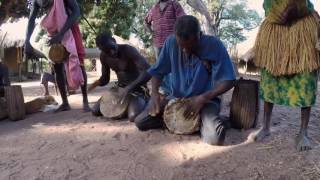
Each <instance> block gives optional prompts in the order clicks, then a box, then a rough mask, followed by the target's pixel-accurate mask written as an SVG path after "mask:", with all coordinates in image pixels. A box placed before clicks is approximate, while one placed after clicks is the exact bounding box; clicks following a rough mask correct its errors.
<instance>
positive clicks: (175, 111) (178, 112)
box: [163, 99, 200, 134]
mask: <svg viewBox="0 0 320 180" xmlns="http://www.w3.org/2000/svg"><path fill="white" fill-rule="evenodd" d="M185 103H186V100H182V99H173V100H170V101H169V103H168V105H167V106H166V107H165V110H164V114H163V120H164V123H165V125H166V126H167V128H168V129H169V131H170V132H172V133H174V134H193V133H195V132H197V131H199V129H200V115H198V116H197V117H195V118H194V119H186V118H185V117H184V115H183V113H184V112H185V111H186V110H187V109H186V107H185V105H184V104H185Z"/></svg>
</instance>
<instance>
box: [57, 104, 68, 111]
mask: <svg viewBox="0 0 320 180" xmlns="http://www.w3.org/2000/svg"><path fill="white" fill-rule="evenodd" d="M70 109H71V107H70V105H69V104H61V105H60V106H59V108H58V109H56V110H55V111H54V113H58V112H62V111H69V110H70Z"/></svg>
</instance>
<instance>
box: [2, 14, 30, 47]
mask: <svg viewBox="0 0 320 180" xmlns="http://www.w3.org/2000/svg"><path fill="white" fill-rule="evenodd" d="M27 23H28V20H27V19H26V18H22V19H19V20H18V21H15V22H12V23H11V22H10V21H8V22H6V23H4V24H2V25H1V26H0V42H2V45H1V46H2V47H3V48H9V47H22V46H23V45H24V41H25V34H26V28H27Z"/></svg>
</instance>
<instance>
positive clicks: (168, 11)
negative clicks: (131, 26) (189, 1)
mask: <svg viewBox="0 0 320 180" xmlns="http://www.w3.org/2000/svg"><path fill="white" fill-rule="evenodd" d="M183 15H185V12H184V10H183V8H182V7H181V5H180V4H179V3H178V2H177V1H175V0H169V1H167V5H166V7H165V8H164V10H163V11H161V9H160V1H159V2H158V3H157V4H156V5H154V6H153V7H152V9H151V10H150V11H149V12H148V15H147V16H146V18H145V23H146V24H147V25H149V26H150V25H151V26H152V30H153V45H154V46H155V47H157V48H161V47H162V46H163V44H164V42H165V40H166V39H167V37H169V36H170V35H171V34H173V33H174V24H175V22H176V20H177V18H178V17H180V16H183Z"/></svg>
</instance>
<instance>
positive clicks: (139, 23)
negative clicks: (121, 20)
mask: <svg viewBox="0 0 320 180" xmlns="http://www.w3.org/2000/svg"><path fill="white" fill-rule="evenodd" d="M157 1H158V0H141V1H140V3H138V7H137V9H136V17H135V19H134V23H133V25H132V27H131V31H132V32H133V33H134V34H136V36H137V37H138V38H139V39H140V40H141V41H142V42H143V44H144V46H145V47H146V48H149V47H151V44H152V36H151V34H150V32H149V31H148V30H147V29H146V28H145V27H144V18H145V17H146V15H147V13H148V11H149V10H150V9H151V8H152V6H153V5H154V4H156V2H157Z"/></svg>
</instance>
